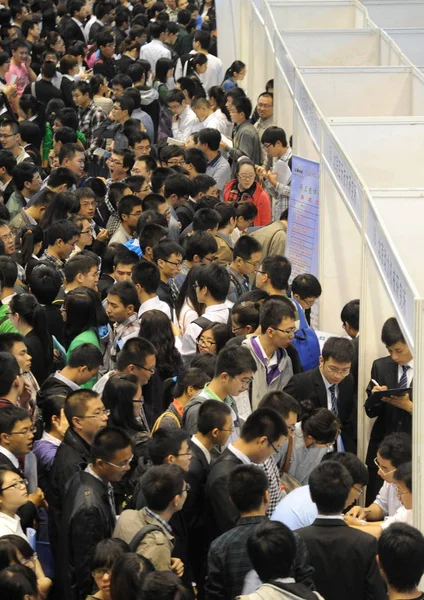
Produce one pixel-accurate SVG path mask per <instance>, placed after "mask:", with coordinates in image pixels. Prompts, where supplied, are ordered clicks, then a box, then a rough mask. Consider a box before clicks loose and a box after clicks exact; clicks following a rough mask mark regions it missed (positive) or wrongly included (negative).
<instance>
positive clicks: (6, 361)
mask: <svg viewBox="0 0 424 600" xmlns="http://www.w3.org/2000/svg"><path fill="white" fill-rule="evenodd" d="M0 371H1V373H2V376H1V378H0V397H5V396H7V395H8V394H9V392H10V389H11V387H12V384H13V382H14V381H15V379H16V377H19V375H20V373H21V369H20V367H19V365H18V361H17V360H16V358H15V357H14V356H13V354H10V353H9V352H0Z"/></svg>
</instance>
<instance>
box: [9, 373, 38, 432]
mask: <svg viewBox="0 0 424 600" xmlns="http://www.w3.org/2000/svg"><path fill="white" fill-rule="evenodd" d="M22 374H23V373H19V375H22ZM36 431H37V428H36V427H34V426H32V427H25V429H23V430H22V431H11V432H10V433H8V435H28V434H30V433H35V432H36Z"/></svg>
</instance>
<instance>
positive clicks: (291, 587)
mask: <svg viewBox="0 0 424 600" xmlns="http://www.w3.org/2000/svg"><path fill="white" fill-rule="evenodd" d="M299 541H300V542H301V540H299V537H298V536H296V534H295V533H293V532H291V531H290V529H288V527H286V526H285V525H283V523H277V522H275V521H265V522H264V523H260V524H259V525H258V526H257V528H256V529H255V530H254V531H253V532H252V534H251V536H250V537H249V539H248V540H247V553H248V556H249V560H250V562H251V563H252V565H253V567H254V569H255V571H256V574H257V576H259V581H260V582H262V585H260V586H259V587H258V588H257V590H256V591H252V592H250V590H249V589H246V588H248V587H249V584H250V574H249V575H248V576H247V579H246V583H245V586H244V588H245V589H243V592H244V594H247V595H244V594H243V595H242V596H239V598H240V600H260V599H261V598H272V599H273V600H289V599H290V600H295V599H300V598H309V599H310V600H312V599H313V598H316V599H317V600H323V598H322V596H321V595H320V594H319V593H318V592H316V591H311V589H310V587H311V586H310V585H308V583H307V582H306V581H304V580H303V581H302V579H300V578H299V575H298V573H297V572H295V573H294V575H295V577H293V576H292V575H293V570H294V567H295V564H296V552H298V551H299V545H298V543H299ZM308 561H309V559H308ZM255 571H254V572H253V573H255ZM256 583H258V582H256ZM249 592H250V593H249Z"/></svg>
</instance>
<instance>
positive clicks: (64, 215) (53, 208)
mask: <svg viewBox="0 0 424 600" xmlns="http://www.w3.org/2000/svg"><path fill="white" fill-rule="evenodd" d="M77 212H78V202H77V200H76V198H75V194H74V193H73V192H60V193H59V194H54V197H53V199H52V200H51V201H50V202H49V205H48V206H47V208H46V210H45V212H44V214H43V216H42V218H41V221H40V225H41V227H43V229H44V230H45V231H47V233H46V242H47V243H49V238H48V235H47V234H48V233H49V232H50V230H51V229H52V230H53V231H55V232H57V230H56V225H58V224H59V229H60V231H61V232H62V234H63V235H65V231H66V235H68V231H69V227H68V228H66V225H64V223H65V224H68V225H69V226H71V230H72V232H73V233H72V235H71V236H70V237H69V239H68V240H67V241H69V240H70V239H72V238H73V237H74V236H75V235H79V234H80V232H79V228H78V227H76V225H74V224H73V223H71V222H69V221H68V218H69V213H71V214H76V213H77ZM64 227H65V229H64ZM77 230H78V231H77ZM76 231H77V233H75V232H76ZM59 237H60V235H58V237H57V238H54V239H58V238H59ZM61 239H63V238H61ZM53 243H54V241H53Z"/></svg>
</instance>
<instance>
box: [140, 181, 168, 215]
mask: <svg viewBox="0 0 424 600" xmlns="http://www.w3.org/2000/svg"><path fill="white" fill-rule="evenodd" d="M140 177H141V175H140ZM165 202H166V200H165V198H164V197H163V196H161V195H160V194H153V193H151V194H147V196H145V197H144V198H143V201H142V203H141V206H142V208H143V212H145V211H147V210H154V211H158V209H159V206H161V204H164V203H165Z"/></svg>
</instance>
